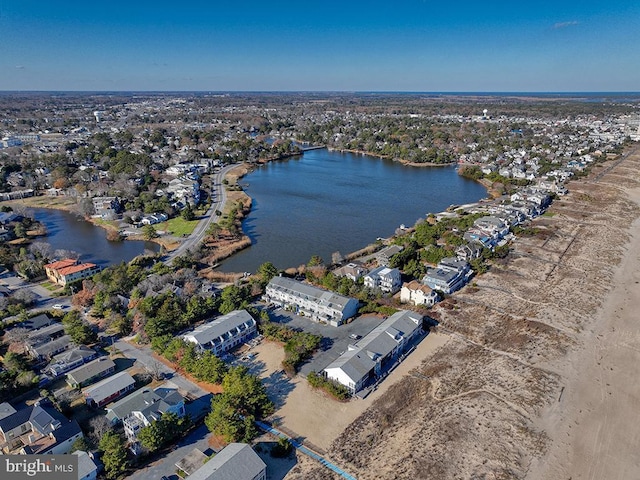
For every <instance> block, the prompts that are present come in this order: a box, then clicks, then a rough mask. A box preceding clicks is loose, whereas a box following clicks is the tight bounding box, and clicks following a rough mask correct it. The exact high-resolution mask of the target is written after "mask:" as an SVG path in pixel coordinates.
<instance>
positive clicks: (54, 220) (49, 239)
mask: <svg viewBox="0 0 640 480" xmlns="http://www.w3.org/2000/svg"><path fill="white" fill-rule="evenodd" d="M30 210H31V211H32V212H33V213H34V215H33V216H34V217H35V219H36V220H38V221H40V222H42V223H43V224H44V225H45V226H46V227H47V233H48V235H47V236H46V237H42V238H40V239H38V241H41V242H46V243H48V244H49V245H51V248H52V249H54V250H57V249H65V250H73V251H74V252H78V253H79V254H80V259H81V260H82V261H84V262H93V263H95V264H98V265H102V266H107V265H113V264H117V263H120V262H128V261H129V260H131V259H132V258H134V257H135V256H137V255H140V254H141V253H145V251H149V252H158V251H159V249H160V248H159V246H158V245H157V244H155V243H151V242H143V241H134V240H127V241H124V242H110V241H109V240H107V236H106V230H104V229H103V228H100V227H96V226H94V225H93V224H91V223H89V222H86V221H84V220H82V219H81V218H80V217H78V216H77V215H74V214H72V213H68V212H63V211H60V210H51V209H48V208H31V209H30Z"/></svg>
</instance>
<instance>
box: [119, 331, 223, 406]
mask: <svg viewBox="0 0 640 480" xmlns="http://www.w3.org/2000/svg"><path fill="white" fill-rule="evenodd" d="M115 347H116V349H118V350H119V351H120V352H121V353H122V354H123V355H124V356H126V357H127V358H132V359H134V360H136V361H137V362H138V364H139V365H140V366H143V367H145V368H147V369H148V370H151V371H154V370H157V371H159V372H161V373H163V374H164V376H165V378H166V379H168V380H169V381H170V383H173V384H174V385H175V386H176V387H177V388H178V389H179V390H180V391H181V392H182V394H183V395H188V396H189V397H190V398H191V399H198V398H201V397H207V398H211V397H210V394H209V392H207V391H205V390H203V389H201V388H200V387H198V386H197V385H196V384H194V383H192V382H190V381H189V380H187V379H186V378H184V377H183V376H182V375H180V374H179V373H176V372H175V371H173V370H172V369H171V368H169V367H167V366H166V365H165V364H164V363H162V362H160V361H158V360H156V359H155V358H154V357H153V355H152V353H151V349H149V348H148V347H135V346H133V345H131V344H129V343H127V342H125V341H123V340H118V341H117V342H115Z"/></svg>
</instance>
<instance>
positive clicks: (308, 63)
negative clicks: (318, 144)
mask: <svg viewBox="0 0 640 480" xmlns="http://www.w3.org/2000/svg"><path fill="white" fill-rule="evenodd" d="M0 90H90V91H96V90H112V91H113V90H124V91H131V90H135V91H148V90H154V91H158V90H185V91H227V90H236V91H244V90H253V91H273V90H277V91H286V90H297V91H299V90H305V91H309V90H313V91H316V90H319V91H445V92H446V91H449V92H455V91H520V92H523V91H527V92H557V91H638V90H640V1H638V0H625V1H617V0H611V1H602V0H600V1H592V0H584V1H562V0H556V1H553V2H552V1H547V0H541V1H528V2H527V1H511V2H505V1H495V2H482V1H479V0H477V1H475V2H465V1H458V2H434V1H431V0H395V1H386V2H381V1H377V0H370V1H368V2H361V1H348V0H343V1H333V0H325V1H322V2H317V1H304V0H301V1H298V2H292V1H279V2H273V1H272V2H269V1H261V2H257V1H253V0H245V1H223V2H222V1H215V0H210V1H206V2H205V1H198V0H196V1H184V2H168V1H161V0H155V1H153V0H151V1H150V0H129V1H127V2H124V1H121V0H110V1H109V0H93V1H92V0H84V1H82V2H79V1H75V0H40V1H36V0H0Z"/></svg>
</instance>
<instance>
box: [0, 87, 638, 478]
mask: <svg viewBox="0 0 640 480" xmlns="http://www.w3.org/2000/svg"><path fill="white" fill-rule="evenodd" d="M0 139H1V140H0V239H1V243H0V252H1V257H0V270H1V273H0V313H1V315H0V317H1V318H2V320H1V325H0V328H1V330H2V346H1V347H0V358H1V359H2V366H1V368H0V383H1V384H2V388H1V389H0V446H1V447H0V450H1V451H2V454H16V453H19V454H26V455H28V454H71V453H73V454H75V455H78V465H79V467H78V468H79V472H78V479H79V480H95V479H96V478H105V479H109V480H111V479H123V478H132V479H134V480H138V479H140V478H143V477H144V478H145V479H147V480H167V479H171V480H176V479H177V478H190V479H193V480H213V479H228V478H233V479H239V480H244V479H254V480H255V479H267V478H269V479H271V478H273V479H283V478H286V479H309V478H311V479H314V478H317V479H321V478H336V479H337V478H349V479H354V478H358V479H368V478H393V477H391V476H390V475H391V473H390V472H393V471H396V472H397V474H398V475H399V476H398V477H397V478H426V477H420V476H416V474H415V473H416V472H418V471H419V472H422V473H421V474H422V475H427V474H431V475H432V477H430V478H454V477H451V476H449V475H448V473H450V472H449V471H448V470H446V469H447V468H448V467H447V466H446V462H444V461H442V459H443V458H444V456H445V450H446V449H451V448H453V446H454V445H455V444H456V443H458V444H460V445H467V446H468V447H469V448H468V450H467V451H468V452H472V453H470V454H469V456H468V457H466V458H458V459H457V460H456V461H455V462H454V463H456V464H457V466H458V467H459V468H461V469H462V470H459V471H458V473H459V475H461V476H460V478H490V477H488V476H482V475H486V474H488V472H492V473H494V475H495V476H494V477H492V478H522V475H523V472H525V471H526V470H527V468H528V465H529V463H530V462H532V461H535V459H537V458H539V457H540V456H541V455H542V454H543V453H544V452H545V451H546V448H547V446H546V444H545V441H546V440H545V438H544V435H542V434H541V433H540V431H541V429H540V428H539V426H538V425H537V424H536V423H535V418H536V415H538V414H539V413H540V412H541V411H542V410H543V409H544V408H546V407H547V406H548V405H550V404H551V402H556V400H557V402H560V400H558V398H557V397H558V395H559V396H560V397H562V392H563V391H564V386H563V385H562V375H561V374H560V373H558V370H557V369H555V368H551V367H550V366H549V364H551V363H552V362H553V361H554V355H557V356H558V358H560V356H561V355H564V354H566V352H567V351H570V349H571V346H572V345H573V344H575V343H576V342H578V341H579V340H578V339H577V335H579V334H580V332H581V331H582V329H583V326H582V324H581V323H579V322H582V321H583V320H576V322H578V323H576V324H575V325H573V324H571V321H572V320H569V319H572V318H574V314H575V316H576V318H577V317H581V318H584V315H581V314H579V313H575V312H580V311H581V310H580V309H581V308H582V307H584V308H585V309H587V308H588V309H591V310H595V308H596V304H595V303H593V304H592V303H591V302H595V300H594V298H592V297H589V300H588V301H582V300H576V299H575V298H574V297H572V296H571V295H574V294H575V295H581V293H576V292H574V290H580V289H581V288H580V285H585V286H588V285H592V284H596V285H602V284H603V283H606V278H605V277H602V278H600V277H595V276H594V277H593V278H592V277H590V276H589V275H591V272H592V270H591V268H592V266H593V268H594V270H593V272H596V271H597V272H599V273H597V274H598V275H605V273H604V272H605V271H606V268H605V267H607V266H608V265H610V264H611V265H612V264H615V263H617V262H619V261H620V260H619V259H620V255H621V253H620V252H621V249H618V248H617V247H616V245H617V244H616V243H615V242H616V241H618V240H616V239H614V238H610V239H609V242H610V244H611V252H609V250H606V251H604V253H602V252H603V251H602V250H600V251H599V252H600V253H599V254H598V258H595V259H594V258H591V257H589V258H587V257H586V256H585V255H587V254H583V253H581V254H580V255H581V256H576V257H573V260H571V261H569V257H570V256H571V255H572V253H573V252H574V251H577V250H574V249H577V248H578V245H580V242H588V241H590V239H592V240H593V242H597V241H598V238H597V237H596V236H595V234H594V235H593V236H590V235H589V234H587V233H585V230H583V233H580V231H579V229H580V228H583V229H586V228H592V227H589V226H588V225H589V221H588V219H587V220H585V219H586V218H587V217H586V213H585V212H588V211H591V210H594V209H596V205H597V210H598V211H599V212H601V215H602V216H603V217H604V216H606V215H608V214H611V215H613V216H616V215H617V216H618V217H620V218H623V217H624V218H625V219H626V218H627V217H626V215H631V213H630V212H631V210H632V207H630V206H627V207H624V208H622V207H620V208H619V210H616V211H615V212H613V213H611V211H609V210H607V208H613V207H614V206H615V205H616V204H617V203H616V202H618V200H616V199H614V196H613V194H612V193H611V192H609V191H607V192H608V193H607V192H605V193H602V192H601V191H600V190H599V189H603V188H604V187H603V185H605V183H606V181H607V179H608V178H610V175H611V172H615V171H617V170H615V169H619V168H626V167H625V165H628V164H630V162H632V161H635V162H637V159H636V157H637V154H636V152H637V148H638V145H639V144H638V142H639V141H640V103H638V100H637V98H636V99H627V98H620V99H615V98H614V99H611V98H603V99H601V100H599V101H597V102H592V101H586V100H585V99H582V98H569V97H567V98H564V97H562V98H553V97H550V98H541V97H539V98H535V97H534V98H520V97H517V96H489V95H487V96H479V97H459V96H453V95H452V96H444V95H443V96H438V95H419V94H416V95H403V96H394V95H392V94H379V95H373V94H370V95H365V94H363V95H355V94H354V95H348V94H337V93H336V94H302V93H300V94H239V93H238V94H232V93H230V94H204V93H203V94H193V95H187V94H160V93H158V94H130V95H126V94H71V93H65V94H59V95H56V94H37V93H28V94H27V93H25V94H18V93H13V94H9V93H6V94H1V95H0ZM315 149H327V150H328V151H340V152H354V153H358V154H362V155H366V156H369V157H372V158H373V159H374V160H376V161H381V159H385V160H389V161H394V162H397V163H399V164H402V165H406V166H407V167H408V166H413V167H415V166H420V167H421V168H425V169H429V168H433V169H436V168H441V167H442V166H448V167H452V168H453V167H455V169H456V174H457V175H460V176H462V177H464V178H465V179H470V180H473V181H475V182H479V183H480V184H481V185H482V186H484V188H486V191H487V194H486V198H482V199H479V200H478V201H477V202H473V203H467V204H459V205H457V204H452V205H451V206H450V207H448V208H447V209H446V210H444V211H438V212H425V215H424V216H423V217H422V218H420V219H419V220H418V221H417V222H416V223H415V225H401V226H399V227H398V228H397V229H396V231H395V233H394V234H393V235H391V236H389V237H388V238H375V237H372V238H371V243H370V244H369V245H362V246H361V249H360V250H357V251H354V252H350V253H348V254H345V255H342V254H338V253H337V252H336V255H333V256H332V258H331V259H328V258H324V259H323V258H321V257H320V256H318V255H312V256H310V258H309V261H308V263H306V264H304V265H300V266H299V265H297V264H291V265H288V266H287V267H285V268H278V267H276V266H275V265H274V264H273V263H272V262H271V259H269V258H264V259H263V263H262V264H261V265H260V267H259V268H257V269H256V271H251V272H247V271H243V272H227V271H220V270H219V269H218V267H219V264H220V262H221V261H222V260H224V259H225V258H229V257H231V256H232V255H234V254H235V253H237V252H239V251H241V250H244V249H250V248H252V247H251V243H252V241H251V238H249V236H247V234H246V232H245V231H243V221H244V220H245V219H246V218H247V217H248V216H249V215H250V214H251V211H252V199H251V198H250V197H249V196H248V195H247V193H246V192H245V191H244V188H243V180H242V179H243V178H244V176H246V175H247V174H250V173H251V172H252V171H253V170H255V169H257V168H260V166H261V165H265V164H269V163H270V162H287V161H289V160H290V159H292V158H297V159H302V161H304V156H305V154H306V152H309V151H311V150H315ZM634 155H635V157H634ZM634 159H635V160H634ZM625 162H626V163H625ZM630 171H633V169H631V168H630ZM607 175H609V177H608V176H607ZM631 176H632V175H631V174H627V175H624V174H621V175H619V176H618V177H616V178H615V179H613V180H612V181H611V185H612V186H611V188H612V189H613V188H614V187H615V186H616V185H622V184H624V183H625V182H630V181H631V180H629V178H631ZM602 179H604V180H602ZM598 182H600V183H598ZM606 185H609V184H606ZM598 195H601V196H600V197H599V196H598ZM616 198H617V197H616ZM602 199H604V200H602ZM620 201H622V200H620ZM603 204H605V205H604V206H603ZM327 208H330V206H327ZM34 209H50V211H64V212H69V213H71V214H73V215H74V218H77V221H78V222H83V224H84V223H87V224H88V226H91V228H94V229H98V231H100V232H101V235H103V236H106V238H107V239H108V241H109V242H110V243H112V244H113V245H123V244H127V245H129V244H131V245H133V244H138V243H139V244H142V242H145V243H144V245H146V247H145V248H144V249H143V250H141V251H140V253H139V254H137V255H135V256H134V257H133V258H130V259H128V261H126V262H125V261H122V262H113V263H110V262H107V263H100V262H97V261H94V260H87V259H86V258H87V257H89V256H90V254H91V253H92V252H91V248H92V246H91V245H87V251H84V252H78V251H74V250H73V249H69V248H55V249H54V248H52V246H51V245H50V244H49V243H48V240H47V238H48V237H49V236H51V235H54V234H55V232H54V231H53V229H51V228H50V227H48V226H47V225H46V221H45V219H43V218H44V217H38V218H36V217H35V216H34V214H33V211H34ZM607 212H608V213H607ZM616 212H622V213H616ZM579 215H582V217H580V216H579ZM598 218H599V217H598ZM616 218H617V217H616ZM620 221H621V222H622V220H620ZM592 223H593V222H592ZM595 223H597V222H595ZM595 223H594V225H595ZM605 223H606V222H605V221H604V220H603V222H602V225H600V224H598V225H597V226H598V228H600V227H602V228H605ZM585 225H587V226H585ZM593 228H595V226H593ZM614 230H615V228H614V227H613V226H612V227H611V229H610V230H608V235H611V236H612V237H613V235H614V233H615V232H613V231H614ZM149 245H151V246H149ZM584 248H585V249H586V250H589V252H590V253H589V255H592V254H593V249H592V248H587V247H586V246H585V247H584ZM545 249H550V250H549V251H548V252H547V251H546V250H545ZM607 252H609V253H607ZM607 255H610V258H609V257H607ZM83 257H84V259H83ZM556 257H557V258H556ZM576 259H577V260H576ZM526 262H528V263H526ZM532 262H537V263H534V266H532ZM576 262H578V263H580V265H578V266H576ZM594 262H595V263H594ZM566 264H571V265H569V266H566ZM587 264H589V265H587ZM598 265H599V266H600V267H601V268H600V269H599V270H596V267H598ZM571 268H573V269H574V270H575V271H574V273H575V275H576V276H575V278H574V277H571V278H572V279H574V280H575V283H571V284H570V288H571V291H570V292H569V293H567V292H564V293H563V291H562V290H561V288H560V287H559V286H558V284H557V283H555V284H554V283H553V281H554V280H553V279H554V278H555V277H556V276H558V275H563V274H564V273H563V269H571ZM576 272H578V273H576ZM537 274H540V275H541V276H542V277H541V278H540V279H538V278H537V277H536V275H537ZM578 274H579V275H578ZM593 275H596V273H593ZM538 280H539V282H540V283H536V282H538ZM519 282H523V283H522V284H521V283H519ZM589 282H592V283H589ZM636 283H637V282H636ZM565 284H566V282H565ZM565 284H563V285H565ZM520 285H522V287H521V288H520V287H519V286H520ZM552 285H555V291H554V292H553V293H543V291H544V292H546V288H547V287H549V289H551V286H552ZM519 288H520V289H519ZM563 288H564V287H563ZM567 288H569V287H567ZM598 288H599V287H598ZM598 288H595V289H594V291H593V297H596V296H597V295H598V292H599V290H598ZM516 291H518V292H519V293H514V292H516ZM536 292H538V293H536ZM600 293H602V292H600ZM553 295H557V296H558V297H559V298H560V300H558V302H561V300H562V301H565V300H566V301H567V302H570V305H568V306H567V307H566V309H565V311H563V312H561V313H560V314H557V315H556V314H551V313H548V312H547V313H545V314H542V313H539V312H538V310H537V309H539V308H542V307H541V304H543V303H544V301H543V300H544V298H545V297H546V298H550V297H549V296H553ZM525 297H526V298H525ZM563 308H564V307H563ZM545 315H546V316H545ZM520 347H521V348H520ZM469 365H472V366H469ZM483 365H484V366H485V367H486V369H489V368H490V369H491V370H492V372H491V376H490V377H489V376H487V375H489V373H487V372H486V371H480V370H478V369H480V368H481V367H482V366H483ZM540 365H542V366H540ZM486 369H485V370H486ZM515 372H519V374H518V375H519V376H517V378H516V376H515V375H516V374H515ZM518 382H521V383H518ZM465 385H467V386H469V385H473V387H469V388H466V387H465ZM460 392H463V393H460ZM468 392H474V394H476V393H478V392H481V394H483V395H484V394H486V396H487V397H489V400H488V402H495V405H494V403H486V405H489V406H488V407H486V409H484V407H482V406H478V405H477V404H476V403H475V402H472V400H473V398H471V397H470V396H469V394H468ZM487 392H488V393H487ZM505 392H506V393H505ZM478 398H480V397H478ZM443 399H451V401H450V402H445V401H444V400H443ZM478 403H482V402H481V400H478ZM419 405H424V406H428V407H429V408H420V407H419ZM454 408H455V409H456V410H455V411H456V414H457V415H460V417H459V418H465V419H466V420H467V421H468V422H469V423H467V424H464V423H461V424H458V423H457V422H458V420H455V421H454V416H453V413H452V412H453V409H454ZM492 408H493V409H494V413H490V411H491V409H492ZM418 410H420V411H422V410H426V412H424V413H418V412H417V411H418ZM412 412H413V413H412ZM430 412H431V413H432V414H433V415H430ZM414 414H415V416H416V423H414V424H413V426H411V424H410V423H408V421H407V418H408V417H411V416H412V415H414ZM465 415H466V416H465ZM488 415H495V416H496V417H497V418H498V419H497V420H495V421H494V422H493V423H492V424H491V425H489V421H488ZM418 418H419V420H418ZM456 418H458V417H456ZM514 418H516V420H514ZM449 420H451V422H449ZM485 420H487V422H486V423H484V422H485ZM505 425H512V427H508V428H512V429H513V431H514V433H513V440H512V443H510V444H508V445H506V446H505V445H504V444H502V443H500V442H497V443H496V445H491V444H489V443H487V442H488V440H487V438H492V435H497V434H498V433H500V434H504V433H505V432H504V431H503V430H500V432H497V431H494V430H492V428H500V429H504V428H507V427H505ZM418 430H420V432H418ZM465 432H466V433H465ZM469 432H474V433H469ZM479 437H486V438H485V439H484V440H482V439H480V438H479ZM412 438H413V439H414V440H415V441H416V442H417V441H418V440H419V441H420V442H418V443H421V445H422V446H418V445H416V446H415V447H412V448H413V452H408V451H407V450H411V449H406V448H403V445H404V447H406V444H407V442H410V443H412V440H411V439H412ZM483 442H484V443H483ZM471 445H473V446H474V448H472V447H471ZM478 445H480V446H478ZM500 449H505V450H504V451H505V452H506V453H504V454H503V455H504V458H502V457H501V458H500V460H499V461H498V460H495V459H496V458H498V456H499V455H498V454H497V453H496V452H497V451H498V450H500ZM369 451H371V452H375V454H376V458H379V459H380V460H379V461H378V460H375V461H374V460H371V461H369V460H368V458H367V456H368V452H369ZM483 451H485V452H486V457H487V458H488V459H491V460H490V462H489V463H483V462H482V460H481V459H479V457H478V456H481V455H482V452H483ZM427 452H428V453H427ZM473 452H475V453H476V454H477V455H476V456H475V457H474V454H473ZM516 452H520V453H519V454H516ZM429 455H431V462H432V463H429V464H428V465H427V463H425V462H427V460H425V459H424V458H423V457H427V456H429ZM451 455H453V454H451ZM460 455H462V454H460ZM391 457H394V458H397V463H394V461H395V460H394V461H391V460H389V459H390V458H391ZM419 457H420V458H419ZM451 458H456V457H451ZM514 459H515V460H514ZM394 469H395V470H394ZM380 472H383V473H382V477H380V476H376V475H377V474H379V473H380ZM385 475H387V476H385Z"/></svg>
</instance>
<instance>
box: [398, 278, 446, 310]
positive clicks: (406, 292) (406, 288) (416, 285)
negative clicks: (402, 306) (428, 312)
mask: <svg viewBox="0 0 640 480" xmlns="http://www.w3.org/2000/svg"><path fill="white" fill-rule="evenodd" d="M438 300H440V296H439V295H438V292H435V291H434V290H432V289H431V288H429V287H428V286H427V285H423V284H422V283H420V282H418V281H416V280H412V281H411V282H409V283H404V284H403V285H402V289H401V290H400V301H401V302H402V303H413V304H414V305H426V306H429V307H432V306H433V305H435V304H436V303H437V302H438Z"/></svg>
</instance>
